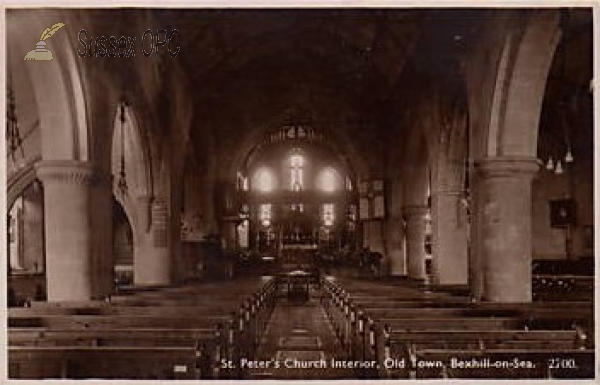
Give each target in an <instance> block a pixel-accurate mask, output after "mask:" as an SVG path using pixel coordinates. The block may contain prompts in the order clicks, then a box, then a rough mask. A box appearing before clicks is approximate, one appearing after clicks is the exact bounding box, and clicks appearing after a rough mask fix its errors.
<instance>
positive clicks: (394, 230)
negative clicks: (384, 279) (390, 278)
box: [385, 217, 406, 276]
mask: <svg viewBox="0 0 600 385" xmlns="http://www.w3.org/2000/svg"><path fill="white" fill-rule="evenodd" d="M402 222H403V219H402V217H391V218H388V219H387V221H386V223H385V244H386V250H387V255H386V257H387V258H388V259H389V273H390V275H396V276H402V275H406V259H405V253H404V225H403V223H402Z"/></svg>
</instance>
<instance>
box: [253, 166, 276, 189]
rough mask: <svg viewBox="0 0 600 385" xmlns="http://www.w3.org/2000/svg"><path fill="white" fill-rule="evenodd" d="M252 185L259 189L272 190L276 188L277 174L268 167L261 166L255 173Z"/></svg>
mask: <svg viewBox="0 0 600 385" xmlns="http://www.w3.org/2000/svg"><path fill="white" fill-rule="evenodd" d="M253 182H254V183H253V184H252V187H253V188H255V189H256V190H258V191H262V192H271V191H273V190H274V189H275V184H276V181H275V176H274V175H273V173H272V172H271V171H270V170H269V169H267V168H261V169H259V170H258V171H257V172H256V173H255V174H254V181H253Z"/></svg>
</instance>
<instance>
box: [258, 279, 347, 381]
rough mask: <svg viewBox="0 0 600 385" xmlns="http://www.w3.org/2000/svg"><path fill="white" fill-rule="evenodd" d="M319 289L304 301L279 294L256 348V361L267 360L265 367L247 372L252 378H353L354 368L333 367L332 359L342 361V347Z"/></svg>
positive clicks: (343, 359) (313, 291) (312, 291)
mask: <svg viewBox="0 0 600 385" xmlns="http://www.w3.org/2000/svg"><path fill="white" fill-rule="evenodd" d="M319 295H320V294H319V291H318V290H316V289H315V288H311V289H310V299H309V300H308V301H306V302H300V301H291V300H289V299H287V298H285V296H284V297H282V298H281V299H280V300H279V301H278V303H277V305H276V307H275V310H274V312H273V315H272V317H271V321H270V322H269V324H268V326H267V330H266V332H265V335H264V337H263V339H262V341H261V344H260V346H259V349H258V354H257V360H260V361H270V362H271V364H270V365H269V366H270V367H269V368H267V369H256V370H252V371H251V372H250V378H252V379H336V378H353V377H354V371H353V370H352V369H346V368H332V361H331V360H332V359H335V360H338V361H345V360H346V357H345V356H344V350H343V349H342V347H341V345H340V343H339V341H338V339H337V338H336V337H335V335H334V333H333V329H332V327H331V324H330V322H329V320H328V319H327V316H326V314H325V311H324V310H323V308H322V307H321V305H320V303H319Z"/></svg>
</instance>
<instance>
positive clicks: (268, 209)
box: [258, 203, 273, 227]
mask: <svg viewBox="0 0 600 385" xmlns="http://www.w3.org/2000/svg"><path fill="white" fill-rule="evenodd" d="M272 207H273V206H271V204H270V203H266V204H262V205H260V209H259V213H258V216H259V218H260V222H261V223H262V224H263V226H266V227H268V226H270V225H271V219H272Z"/></svg>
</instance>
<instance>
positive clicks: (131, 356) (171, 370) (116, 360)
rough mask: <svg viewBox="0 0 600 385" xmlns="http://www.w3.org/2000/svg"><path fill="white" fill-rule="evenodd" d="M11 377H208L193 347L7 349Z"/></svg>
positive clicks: (205, 363)
mask: <svg viewBox="0 0 600 385" xmlns="http://www.w3.org/2000/svg"><path fill="white" fill-rule="evenodd" d="M8 356H9V370H8V374H9V377H10V378H21V379H43V378H75V379H76V378H121V379H174V378H181V379H196V378H210V377H211V376H212V373H210V370H211V369H210V365H208V363H207V360H209V358H208V357H203V356H202V355H199V356H197V351H196V349H195V348H194V347H148V346H144V347H129V346H127V347H124V346H118V347H114V346H94V347H90V346H36V347H33V346H9V348H8Z"/></svg>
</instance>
